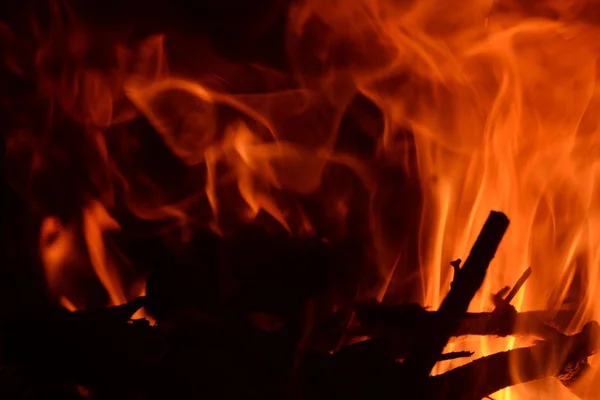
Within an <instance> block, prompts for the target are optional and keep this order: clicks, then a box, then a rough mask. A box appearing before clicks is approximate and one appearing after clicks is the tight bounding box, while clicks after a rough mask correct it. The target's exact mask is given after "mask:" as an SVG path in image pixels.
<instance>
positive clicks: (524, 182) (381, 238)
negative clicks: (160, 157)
mask: <svg viewBox="0 0 600 400" xmlns="http://www.w3.org/2000/svg"><path fill="white" fill-rule="evenodd" d="M530 3H531V2H525V1H523V2H521V1H512V0H499V1H491V0H465V1H462V2H439V1H433V0H424V1H418V2H417V1H403V2H400V1H395V0H353V1H345V2H341V1H336V0H305V1H297V2H294V3H293V4H292V6H291V8H290V10H289V14H288V24H287V28H286V32H285V34H286V46H287V52H288V54H289V58H290V62H291V65H292V71H291V73H290V74H285V73H281V72H275V71H272V70H269V69H267V68H264V67H257V66H245V65H232V64H231V63H228V62H225V61H224V60H221V59H219V58H218V57H217V56H215V55H214V53H213V52H212V51H210V50H209V49H206V48H205V47H199V48H197V49H194V51H188V53H201V54H202V55H203V57H205V61H206V62H205V63H203V64H202V65H199V66H198V70H197V71H193V68H190V67H189V66H182V65H183V64H187V63H188V62H189V63H191V65H194V66H196V65H197V60H195V57H193V54H189V55H188V56H189V59H186V58H185V57H184V59H169V57H168V55H169V51H168V43H167V38H166V37H165V36H163V35H157V36H153V37H150V38H148V39H147V40H146V41H145V42H143V43H141V44H138V45H137V46H133V45H131V46H128V45H127V41H126V40H120V39H119V38H114V37H113V36H110V35H105V36H106V38H107V42H108V45H107V46H104V47H102V49H105V48H108V49H109V51H108V52H107V54H106V56H107V57H106V58H107V59H110V60H111V63H110V66H109V67H106V66H104V67H102V66H98V65H95V64H94V63H92V62H90V61H89V60H88V59H87V58H86V57H87V55H88V54H89V53H91V52H93V50H94V49H95V46H96V45H97V42H96V41H97V40H98V39H97V38H98V37H102V33H103V32H97V31H94V30H93V29H92V28H91V27H86V26H84V25H82V24H80V23H78V22H77V18H76V17H75V15H74V14H73V13H72V12H71V11H68V8H66V7H64V5H62V6H60V7H59V5H60V4H62V2H61V3H59V2H56V3H52V4H53V7H51V11H52V13H53V15H54V18H53V23H54V25H53V26H52V27H51V29H50V33H51V35H49V36H48V37H47V38H45V36H44V35H43V32H39V31H36V39H37V43H36V45H37V52H36V54H35V57H33V58H34V60H35V62H34V64H35V67H34V69H35V71H36V73H35V74H34V75H35V76H34V77H33V78H31V77H30V79H32V80H33V81H34V82H36V84H37V86H38V87H39V91H40V93H41V96H42V97H44V98H46V100H47V101H48V102H49V103H50V104H52V107H50V108H51V109H52V110H55V109H57V110H59V111H60V113H63V114H66V115H67V116H69V117H70V118H71V119H73V120H75V121H77V122H78V123H79V124H80V125H81V126H83V133H82V135H84V137H85V141H84V142H85V143H88V142H89V143H91V145H90V146H91V147H93V148H94V149H95V153H94V155H93V157H90V160H86V161H88V162H89V164H86V165H85V167H86V168H88V169H89V170H91V171H93V173H90V174H89V175H90V176H89V177H88V178H89V179H88V180H89V181H90V188H87V190H86V193H88V192H89V193H100V194H101V195H100V196H92V195H90V196H88V198H89V197H93V198H97V199H98V200H97V201H92V202H88V203H86V205H85V206H84V207H82V208H83V211H82V215H83V217H82V218H83V222H82V225H83V228H82V234H83V236H84V238H85V242H86V244H87V248H88V251H89V256H90V259H91V265H92V267H93V270H94V271H95V275H96V276H97V278H98V280H99V281H100V282H101V283H102V285H103V286H104V287H105V289H106V291H107V292H108V293H109V296H110V299H111V302H112V303H114V304H120V303H122V302H124V301H126V300H127V299H128V298H130V297H129V296H127V291H126V290H125V289H124V288H123V285H122V283H121V281H120V278H119V275H118V271H117V270H118V268H117V267H116V266H114V265H111V263H110V261H109V260H108V259H107V255H106V252H105V250H104V242H103V232H105V231H107V230H112V229H118V227H119V224H118V223H117V221H116V220H115V219H113V218H112V217H111V216H110V214H109V212H108V211H107V209H108V210H110V209H111V207H112V206H114V203H115V202H116V200H120V201H122V202H123V203H124V204H125V205H127V206H128V207H129V208H130V210H131V211H132V212H133V213H134V214H135V215H137V216H138V217H140V218H143V219H153V220H159V219H160V220H171V221H175V225H177V226H178V227H180V228H184V229H190V228H191V227H193V226H194V225H210V226H212V227H213V229H215V230H216V231H218V232H221V233H223V232H224V231H225V229H224V227H226V225H227V222H228V219H233V220H235V222H236V223H244V222H247V221H248V220H251V219H254V218H258V216H259V214H261V213H263V214H267V215H269V216H270V217H271V218H272V219H273V220H275V221H276V222H277V223H278V224H279V225H281V226H282V227H284V228H285V229H286V230H287V231H288V232H290V233H292V234H307V233H315V232H316V233H315V234H320V233H321V232H318V228H317V226H318V224H317V222H319V219H320V218H321V219H326V220H327V221H330V220H331V221H335V223H336V224H338V225H339V226H344V227H345V222H346V220H347V219H348V218H349V217H348V216H349V215H350V214H351V213H350V210H353V207H355V205H354V203H353V202H352V201H353V199H352V197H353V195H354V192H353V190H356V189H354V188H352V189H349V188H348V187H349V186H350V185H346V186H345V183H343V182H341V181H339V182H338V181H337V180H336V179H335V177H334V178H331V176H334V174H330V172H331V169H333V168H336V167H339V168H343V169H345V170H349V171H351V172H352V174H353V175H355V176H356V177H358V178H357V180H358V181H360V184H361V185H362V186H363V187H362V188H361V190H363V191H365V192H366V193H367V196H366V197H368V201H369V206H368V208H369V212H370V221H369V224H370V225H369V226H367V227H365V230H366V231H368V233H369V235H371V236H372V238H373V243H370V244H369V245H370V246H372V248H373V253H374V255H373V256H372V258H373V259H374V260H373V261H374V263H375V264H376V265H377V267H378V273H379V275H380V277H381V279H380V280H379V282H378V285H375V287H372V286H373V285H365V286H368V287H367V288H363V289H364V290H363V291H362V294H363V295H370V296H376V297H377V298H380V299H383V298H384V296H385V294H386V292H387V293H390V296H392V295H393V294H397V295H398V297H401V298H402V300H417V301H420V302H422V303H424V304H425V305H427V306H430V307H433V308H436V307H438V306H439V304H440V302H441V300H442V299H443V297H444V295H445V293H446V292H447V291H448V289H449V285H450V280H451V278H452V270H451V268H450V267H449V265H448V263H449V261H450V260H453V259H455V258H458V257H464V256H466V255H467V254H468V250H469V247H470V246H471V245H472V243H473V242H474V240H475V237H476V235H477V233H478V230H479V228H480V227H481V225H482V224H483V221H484V220H485V218H486V216H487V215H488V213H489V211H490V210H491V209H494V210H500V211H503V212H504V213H506V214H507V215H508V216H509V217H510V219H511V228H510V230H509V231H508V233H507V235H506V237H505V239H504V241H503V242H502V245H501V246H500V249H499V252H498V254H497V257H496V259H495V260H494V262H493V264H492V266H491V268H490V271H489V273H488V276H487V279H486V281H485V283H484V286H483V288H482V290H481V291H480V292H479V293H478V295H477V297H476V298H475V299H474V301H473V302H472V303H471V311H483V310H489V309H490V308H491V307H492V304H491V301H490V295H491V294H493V293H495V292H497V291H498V290H500V289H501V288H502V287H504V286H506V285H513V284H514V283H515V282H516V281H517V279H518V278H519V276H520V274H521V273H522V271H523V270H524V269H525V268H527V267H528V266H530V265H531V266H532V268H533V271H534V272H533V275H532V277H531V279H530V280H529V281H528V282H527V283H526V284H525V285H524V286H523V288H522V289H521V291H520V292H519V293H518V295H517V296H516V297H515V299H514V301H513V304H514V305H515V306H516V307H517V309H519V310H520V311H525V310H534V309H544V310H551V311H557V310H559V309H561V308H563V307H566V306H567V303H571V304H572V305H573V307H574V308H575V310H574V313H573V314H574V317H573V319H572V320H571V321H570V323H569V325H568V327H567V330H568V331H577V330H579V329H581V328H582V326H583V324H584V323H585V322H586V321H588V320H590V319H597V320H598V319H600V307H599V305H598V301H597V298H598V293H599V291H600V288H599V284H600V252H599V251H598V249H599V248H600V204H598V201H597V200H596V199H597V198H598V194H599V193H598V187H599V186H598V183H599V182H598V178H597V176H596V172H597V169H598V168H597V164H598V163H597V161H598V160H599V159H600V153H598V150H597V148H598V145H599V144H600V139H599V138H600V132H599V127H598V124H597V122H596V120H597V118H596V115H597V114H598V112H599V111H600V110H599V109H598V108H599V106H600V91H599V90H598V88H597V87H596V79H597V78H598V74H599V72H598V67H597V61H598V57H599V56H600V46H599V45H598V43H600V21H596V20H594V18H596V14H594V12H592V11H594V10H597V9H598V8H600V5H598V4H597V3H596V2H595V1H593V0H578V1H566V0H541V1H538V2H535V4H533V3H532V4H530ZM65 9H66V10H67V11H65ZM40 29H41V28H40ZM0 33H1V34H2V37H3V38H8V39H6V40H7V41H9V42H11V43H12V42H16V41H17V38H16V35H15V34H13V33H12V31H11V30H10V29H8V28H7V27H4V26H3V28H2V30H1V31H0ZM116 36H118V35H116ZM15 47H16V46H15ZM17 50H18V49H13V50H11V52H9V54H7V55H6V57H5V59H6V60H7V64H8V65H9V67H10V68H11V70H12V71H13V72H14V73H15V74H16V75H19V76H24V75H27V68H25V66H23V65H20V62H21V61H20V60H22V58H23V57H21V55H20V54H19V52H18V51H17ZM98 51H99V50H98ZM104 51H105V52H106V50H104ZM203 60H204V59H203ZM190 70H192V71H191V72H190ZM57 71H58V72H57ZM215 74H217V75H219V78H218V79H215V77H214V76H215ZM288 75H289V76H288ZM240 77H242V79H240ZM240 93H244V94H240ZM357 97H362V98H367V99H368V100H369V101H370V102H372V103H373V104H374V105H376V107H377V108H378V110H379V112H380V114H381V116H382V119H383V124H382V127H380V126H379V124H377V123H373V122H372V120H376V119H377V117H373V118H369V117H368V116H365V115H362V116H359V117H357V119H358V124H360V125H361V127H362V128H363V129H365V130H367V131H368V132H367V134H368V136H369V138H370V140H372V141H376V146H373V147H374V149H363V148H362V147H361V146H360V145H355V146H354V147H352V146H346V147H344V145H343V143H344V140H346V138H345V137H344V130H343V129H342V122H343V120H344V117H345V116H346V115H347V114H348V113H350V111H351V108H352V104H353V102H354V101H355V100H356V98H357ZM55 113H58V111H56V112H55ZM140 116H142V117H143V118H145V119H146V120H147V121H148V122H149V123H150V124H151V125H152V127H153V128H154V130H155V131H156V132H157V133H158V135H160V139H162V141H163V142H164V144H165V145H166V147H167V148H168V149H169V151H170V152H171V155H174V156H175V157H174V159H175V161H173V160H172V159H170V160H171V161H172V164H173V165H175V166H176V167H173V168H174V170H176V171H182V172H180V174H179V175H178V174H171V175H169V177H168V179H163V180H161V179H159V178H157V176H159V175H160V173H159V172H161V171H158V172H156V171H151V169H152V168H150V167H149V166H147V165H146V166H140V165H137V163H136V161H132V160H133V159H135V158H134V157H135V155H137V154H139V153H138V148H140V147H143V146H142V145H141V144H140V143H141V142H142V138H140V136H139V135H136V134H135V133H134V132H133V130H132V129H131V127H130V126H128V125H127V123H129V122H131V121H132V120H134V119H136V118H138V117H140ZM21 134H22V132H21ZM29 136H31V137H32V138H30V137H29ZM29 136H27V140H24V139H22V138H21V137H20V136H19V138H20V139H19V140H17V135H15V136H14V137H13V138H12V142H10V141H9V143H12V146H13V147H14V148H19V150H21V149H20V147H19V146H22V147H25V148H26V151H27V152H28V153H27V154H30V158H31V159H32V160H38V159H40V158H44V156H45V153H43V151H42V150H40V148H42V147H43V146H42V144H44V143H47V142H50V143H54V142H55V141H59V140H58V139H56V138H55V137H52V135H47V134H46V135H42V134H40V135H37V136H36V134H35V132H33V133H31V132H30V133H29ZM48 136H50V137H48ZM348 140H349V139H348ZM349 141H351V140H349ZM358 147H361V148H358ZM364 147H368V146H364ZM11 148H12V147H11ZM349 148H350V149H349ZM15 153H16V151H15ZM19 154H21V153H19ZM92 159H93V160H94V161H92ZM171 161H170V162H171ZM33 164H35V163H32V165H33ZM150 164H152V163H150ZM98 165H100V167H98ZM162 165H166V163H165V164H161V166H162ZM384 167H385V168H384ZM392 167H395V168H396V169H394V171H396V172H397V171H399V170H402V171H403V173H404V175H405V176H408V177H409V178H410V177H416V178H418V181H419V184H420V189H421V196H422V202H421V203H422V204H421V209H422V215H421V219H420V224H419V227H418V230H419V231H418V237H419V243H418V266H417V268H413V266H412V265H402V262H404V261H407V260H408V261H410V260H411V257H409V255H410V254H408V253H410V250H406V249H407V247H408V246H407V245H406V243H405V242H404V241H405V237H404V236H402V235H399V234H395V235H393V234H391V233H390V232H395V233H397V232H396V231H398V230H400V229H399V228H398V227H397V226H396V225H400V223H399V222H398V219H395V218H392V215H393V214H394V212H395V211H396V210H395V208H397V207H399V206H398V204H399V203H400V200H402V199H403V197H408V196H409V194H410V193H408V194H407V193H401V194H398V191H394V190H392V187H393V185H394V184H392V183H390V180H391V179H390V178H389V177H386V176H383V175H385V171H388V169H386V168H389V170H393V169H392ZM164 168H166V167H164ZM176 168H178V169H176ZM30 170H31V173H32V174H34V172H36V171H35V168H34V167H33V166H31V167H30ZM381 171H384V172H381ZM180 175H181V176H180ZM400 179H402V178H400V177H399V178H398V180H400ZM190 182H192V183H190ZM171 184H172V186H174V187H176V188H177V190H169V189H167V187H170V188H171V189H172V187H171V186H169V185H171ZM119 196H121V197H122V199H121V198H119ZM311 196H312V197H313V198H314V197H316V198H317V199H318V200H319V202H320V203H321V204H323V205H324V206H323V208H324V209H325V210H327V211H326V212H325V214H327V215H326V216H325V217H323V216H322V215H315V214H311V212H309V210H308V209H305V207H303V202H302V201H303V200H305V199H306V198H310V197H311ZM356 196H357V197H358V195H356ZM389 204H394V206H389ZM197 209H202V210H203V212H198V211H197ZM205 209H207V210H208V212H204V211H206V210H205ZM193 210H195V211H193ZM207 214H209V215H210V217H206V215H207ZM332 215H333V216H332ZM330 230H331V231H336V230H335V229H330ZM339 231H340V232H342V231H343V233H342V235H344V234H346V233H348V232H345V231H344V229H339ZM336 232H337V231H336ZM328 233H330V232H328ZM350 233H352V232H350ZM350 233H349V234H350ZM79 234H80V233H79V232H77V229H76V228H75V225H74V224H72V223H65V225H63V223H62V222H60V221H59V220H58V219H57V218H54V217H49V218H47V219H46V220H45V221H44V223H43V225H42V233H41V239H40V247H41V253H42V259H43V262H44V265H45V267H46V273H47V276H48V284H49V287H51V288H54V289H55V290H56V291H57V292H58V293H62V291H61V289H60V287H61V284H60V276H61V273H62V272H61V271H64V269H65V268H70V267H68V265H70V264H73V262H72V260H70V258H73V257H75V255H76V254H78V253H77V252H72V251H71V250H72V249H74V248H75V247H76V246H75V244H74V243H75V241H76V238H77V236H78V235H79ZM415 234H416V232H415ZM324 236H326V235H324ZM186 237H188V236H185V235H184V238H186ZM399 249H403V251H401V252H400V251H399ZM399 253H400V254H399ZM405 253H406V254H405ZM415 269H418V270H419V273H418V275H419V277H418V279H415V278H414V276H415V275H416V274H415V273H414V270H415ZM409 280H410V281H411V282H412V283H414V284H416V283H415V282H419V283H420V293H419V294H418V295H413V294H412V293H398V292H394V291H392V290H391V289H392V288H393V287H394V286H401V287H403V286H402V284H403V283H404V282H405V281H409ZM413 286H414V285H413ZM388 288H389V289H390V290H389V291H388ZM65 299H66V300H65V301H64V303H65V304H70V302H71V300H70V299H69V298H67V297H65ZM73 304H75V303H73ZM467 341H468V342H461V343H451V344H450V345H449V347H450V349H451V350H461V349H463V347H465V348H468V349H469V350H474V348H473V346H475V347H477V348H478V350H479V352H478V353H479V354H480V355H485V354H489V353H491V352H496V351H501V350H506V349H508V348H511V347H516V346H520V345H521V344H522V343H521V341H520V340H519V339H516V338H511V339H509V340H504V341H503V340H499V339H498V340H497V339H493V340H492V339H476V341H473V340H472V339H470V338H469V339H467ZM557 356H558V355H557ZM594 362H595V364H596V365H594V370H593V371H592V374H591V375H590V376H592V378H596V379H595V381H594V379H592V378H590V379H587V380H586V381H585V383H581V385H585V386H582V387H581V388H579V389H581V390H579V391H580V392H584V391H586V390H587V391H588V392H590V393H592V392H594V391H599V390H600V386H599V385H598V382H599V381H600V379H597V378H598V376H600V375H599V374H600V372H599V371H600V368H599V367H598V361H597V360H594ZM453 365H456V364H452V363H449V364H448V365H447V366H438V370H437V372H441V371H443V369H444V368H446V367H448V368H450V367H452V366H453ZM511 372H512V373H513V374H517V375H518V374H519V373H520V371H519V366H518V365H514V366H512V371H511ZM594 382H595V383H594ZM543 396H546V397H552V398H569V396H570V394H569V393H568V391H567V390H566V389H560V387H559V386H556V387H554V386H552V384H549V383H548V382H546V381H544V383H543V384H539V383H531V384H527V385H520V386H518V387H515V388H512V389H507V390H504V391H502V392H501V393H497V394H496V395H494V396H493V397H494V398H495V399H500V398H503V399H508V398H515V397H518V398H533V397H536V398H539V397H543Z"/></svg>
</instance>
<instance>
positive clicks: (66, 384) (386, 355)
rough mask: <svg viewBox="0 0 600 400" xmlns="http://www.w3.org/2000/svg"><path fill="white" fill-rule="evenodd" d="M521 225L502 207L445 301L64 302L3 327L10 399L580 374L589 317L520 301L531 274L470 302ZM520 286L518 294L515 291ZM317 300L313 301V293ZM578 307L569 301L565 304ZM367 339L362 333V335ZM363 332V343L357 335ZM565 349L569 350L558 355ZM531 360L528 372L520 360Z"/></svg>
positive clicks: (416, 390) (349, 392)
mask: <svg viewBox="0 0 600 400" xmlns="http://www.w3.org/2000/svg"><path fill="white" fill-rule="evenodd" d="M507 227H508V219H507V217H506V216H505V215H504V214H502V213H499V212H492V213H491V214H490V216H489V218H488V220H487V222H486V223H485V225H484V227H483V229H482V230H481V233H480V235H479V237H478V239H477V241H476V242H475V244H474V245H473V247H472V249H471V252H470V254H469V255H468V257H467V258H466V260H465V261H464V263H462V266H461V262H460V260H457V261H456V262H454V263H453V266H454V267H455V269H456V273H455V277H454V280H453V283H452V286H451V288H450V290H449V292H448V294H447V296H446V298H445V299H444V301H443V302H442V305H441V306H440V308H439V309H438V310H436V311H430V310H426V309H425V308H423V307H421V306H419V305H417V304H400V305H394V306H384V305H382V304H380V303H377V302H371V303H361V304H356V305H355V307H354V308H353V309H349V310H338V311H336V312H331V313H330V314H329V315H327V316H326V317H325V318H319V320H318V321H317V319H316V318H314V316H311V315H309V313H305V312H303V310H306V309H308V307H304V308H303V307H299V308H298V309H297V315H296V316H295V318H289V316H288V318H287V319H281V318H278V317H275V316H274V315H275V314H276V313H272V312H271V313H268V312H263V310H261V309H260V307H259V306H256V307H254V309H252V308H248V307H247V308H246V309H245V310H244V311H243V312H242V311H241V310H242V309H241V308H237V309H235V308H230V309H228V310H224V309H221V310H219V311H215V310H210V311H207V310H203V309H201V308H199V307H194V306H190V305H189V304H188V305H183V304H182V305H181V306H180V307H178V306H177V305H175V306H174V307H171V308H170V309H169V311H168V312H164V313H163V314H161V316H160V318H158V319H157V324H156V325H151V324H150V323H149V322H148V321H147V320H146V319H136V320H132V319H131V317H132V315H133V314H134V313H135V312H136V311H137V310H138V309H140V308H141V307H144V306H146V307H147V308H150V307H149V305H150V304H151V302H152V301H153V299H152V296H153V293H152V292H151V291H150V290H149V292H148V296H147V297H142V298H137V299H135V300H133V301H131V302H129V303H128V304H125V305H122V306H118V307H112V308H106V309H96V310H88V311H75V312H69V311H67V310H65V309H52V310H45V311H43V312H41V311H40V312H39V313H37V314H35V315H31V314H30V315H20V316H18V317H14V318H12V319H11V320H10V321H3V323H2V326H1V335H2V345H3V346H2V348H3V357H2V365H1V369H0V393H1V396H2V398H5V399H41V398H65V399H80V398H90V399H165V398H207V399H232V398H237V399H281V398H306V399H332V398H352V399H379V398H381V399H383V398H388V397H396V398H411V399H473V400H476V399H481V398H484V397H487V396H489V395H491V394H492V393H494V392H496V391H498V390H500V389H502V388H505V387H508V386H512V385H515V384H517V383H520V382H526V381H531V380H536V379H540V378H545V377H551V376H553V377H556V378H557V379H558V380H560V382H561V383H562V384H564V385H566V386H569V385H571V384H572V383H573V382H575V381H576V380H577V379H578V378H579V377H580V376H581V375H583V374H584V373H585V372H586V370H587V369H588V368H589V365H588V363H587V359H588V357H589V356H591V355H593V354H594V353H595V352H596V351H598V349H599V348H600V327H599V326H598V323H597V322H594V321H592V322H589V323H587V324H586V325H585V327H584V328H583V329H582V330H581V331H580V332H578V333H575V334H573V335H566V334H563V333H562V332H560V331H559V330H557V329H555V328H554V327H553V326H552V322H551V319H552V318H560V315H558V316H557V315H555V314H553V315H550V313H548V312H545V311H536V312H522V313H519V312H517V311H516V310H515V308H514V307H513V306H511V305H510V304H509V302H510V300H511V299H512V297H514V295H515V294H516V292H517V291H518V290H519V287H520V286H521V285H522V284H523V283H524V281H525V280H526V279H527V277H528V276H529V275H530V272H531V271H530V270H527V271H526V272H525V273H524V275H523V277H522V279H520V280H519V282H517V284H516V285H515V287H513V288H512V290H511V291H510V293H508V294H506V292H508V291H503V293H499V294H498V296H496V308H495V309H494V311H492V312H489V313H468V312H467V308H468V306H469V303H470V302H471V300H472V298H473V296H474V295H475V293H476V292H477V291H478V290H479V288H480V286H481V284H482V282H483V280H484V277H485V274H486V270H487V268H488V265H489V264H490V262H491V261H492V258H493V257H494V254H495V252H496V249H497V247H498V246H499V244H500V242H501V239H502V237H503V235H504V232H505V231H506V229H507ZM504 294H506V295H505V296H503V295H504ZM304 306H306V304H304ZM564 312H565V313H566V311H564ZM463 335H491V336H507V335H526V336H531V337H534V338H537V339H538V341H537V342H536V344H535V345H533V346H530V347H524V348H518V349H514V350H510V351H506V352H500V353H496V354H492V355H489V356H486V357H482V358H479V359H476V360H473V361H471V362H468V363H466V364H464V365H463V366H460V367H458V368H454V369H452V370H449V371H447V372H445V373H442V374H439V375H434V376H432V374H431V372H432V369H433V367H434V365H435V364H436V363H437V362H438V361H441V360H448V359H452V358H458V357H471V356H472V353H471V352H468V351H462V352H451V353H443V350H444V347H445V346H446V344H447V343H448V341H449V340H450V339H451V338H453V337H458V336H463ZM359 337H361V338H366V339H364V340H360V341H357V340H353V338H359ZM351 343H352V344H351ZM557 355H558V356H557ZM514 362H518V363H519V366H520V370H521V371H523V372H522V373H521V374H519V376H518V377H517V376H513V375H512V374H511V373H510V368H509V366H510V365H511V364H512V363H514Z"/></svg>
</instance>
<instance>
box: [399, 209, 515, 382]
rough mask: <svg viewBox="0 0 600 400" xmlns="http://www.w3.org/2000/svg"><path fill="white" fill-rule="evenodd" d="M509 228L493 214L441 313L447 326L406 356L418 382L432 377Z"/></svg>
mask: <svg viewBox="0 0 600 400" xmlns="http://www.w3.org/2000/svg"><path fill="white" fill-rule="evenodd" d="M508 224H509V221H508V218H507V217H506V215H504V214H503V213H501V212H496V211H492V212H491V213H490V215H489V216H488V219H487V221H486V222H485V224H484V226H483V228H482V229H481V232H480V233H479V236H478V237H477V240H476V241H475V244H474V245H473V247H472V248H471V252H470V254H469V257H467V260H466V261H465V263H464V266H463V267H462V268H461V269H460V270H459V271H458V273H457V274H456V276H455V278H454V281H453V282H452V287H451V288H450V291H449V292H448V295H447V296H446V298H444V300H443V301H442V304H441V305H440V308H439V310H438V311H439V313H440V315H442V320H443V321H448V323H445V324H443V325H440V326H439V327H437V329H435V330H433V331H431V330H430V331H426V330H425V331H422V332H421V333H420V334H419V336H418V338H417V343H416V344H415V345H414V347H413V348H412V349H411V351H410V352H409V353H408V355H407V356H406V361H405V364H406V365H407V367H408V370H409V371H411V372H412V373H414V375H415V377H416V378H417V379H423V378H424V377H426V376H428V375H429V373H430V372H431V369H432V368H433V366H434V365H435V363H436V362H437V359H438V357H439V355H440V354H441V353H442V351H443V349H444V347H445V346H446V343H447V342H448V339H450V337H451V336H452V333H453V332H454V331H455V330H456V326H455V325H454V324H455V323H456V321H457V320H458V318H460V317H461V316H462V315H463V314H464V313H466V312H467V309H468V307H469V304H470V303H471V300H472V299H473V297H474V296H475V293H476V292H477V291H478V290H479V288H480V287H481V285H482V284H483V280H484V278H485V274H486V272H487V269H488V266H489V264H490V262H491V261H492V258H494V255H495V254H496V250H497V248H498V245H499V244H500V241H501V240H502V238H503V237H504V233H505V232H506V229H507V228H508Z"/></svg>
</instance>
